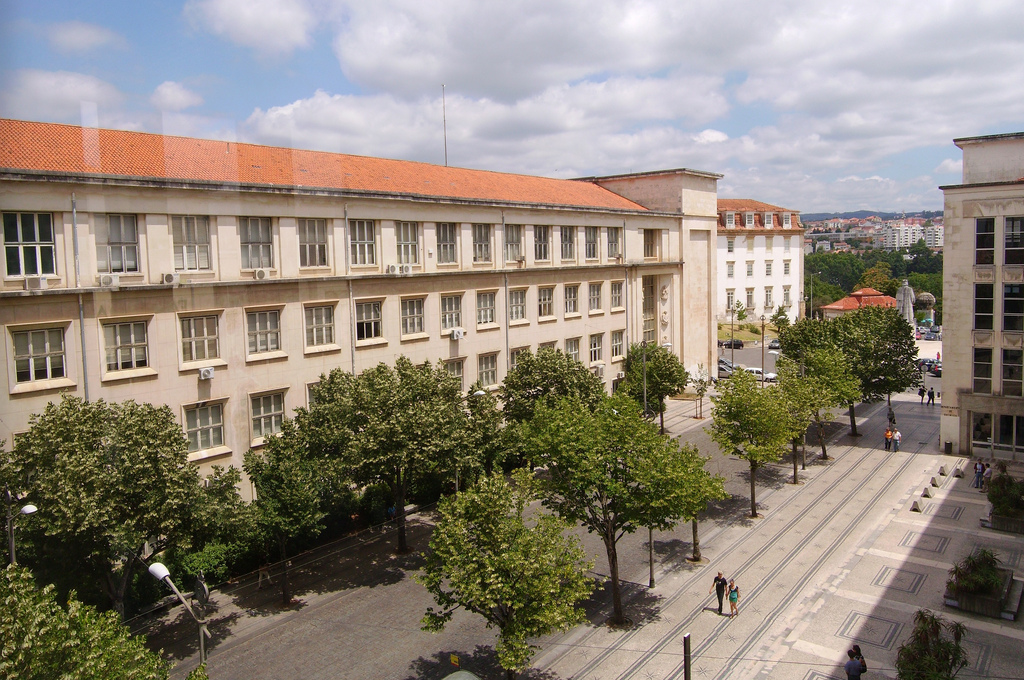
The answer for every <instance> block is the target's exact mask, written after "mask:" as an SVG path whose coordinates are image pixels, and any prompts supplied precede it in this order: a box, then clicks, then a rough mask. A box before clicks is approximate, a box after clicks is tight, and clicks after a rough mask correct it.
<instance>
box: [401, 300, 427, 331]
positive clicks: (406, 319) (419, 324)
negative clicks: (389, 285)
mask: <svg viewBox="0 0 1024 680" xmlns="http://www.w3.org/2000/svg"><path fill="white" fill-rule="evenodd" d="M422 332H423V298H417V299H415V300H402V335H413V334H415V333H422Z"/></svg>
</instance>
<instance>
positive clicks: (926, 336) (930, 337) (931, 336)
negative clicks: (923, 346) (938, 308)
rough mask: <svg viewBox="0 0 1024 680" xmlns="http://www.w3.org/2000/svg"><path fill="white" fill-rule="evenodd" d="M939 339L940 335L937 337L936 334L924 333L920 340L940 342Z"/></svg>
mask: <svg viewBox="0 0 1024 680" xmlns="http://www.w3.org/2000/svg"><path fill="white" fill-rule="evenodd" d="M941 339H942V336H941V335H939V334H938V333H931V332H928V333H925V334H924V337H923V338H922V340H941Z"/></svg>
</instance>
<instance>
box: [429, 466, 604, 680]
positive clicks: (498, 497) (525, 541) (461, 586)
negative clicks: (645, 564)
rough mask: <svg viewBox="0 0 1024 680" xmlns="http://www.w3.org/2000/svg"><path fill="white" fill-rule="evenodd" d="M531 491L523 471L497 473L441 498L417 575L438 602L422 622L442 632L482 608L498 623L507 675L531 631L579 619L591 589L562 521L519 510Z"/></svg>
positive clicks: (517, 664)
mask: <svg viewBox="0 0 1024 680" xmlns="http://www.w3.org/2000/svg"><path fill="white" fill-rule="evenodd" d="M535 498H536V491H535V485H534V483H533V481H532V480H531V479H530V477H529V475H528V474H527V473H526V472H525V471H522V470H521V471H519V474H518V475H517V476H516V478H515V484H514V485H510V484H509V483H508V482H507V481H506V480H505V479H504V477H502V476H501V475H500V474H496V475H493V476H488V477H484V478H482V479H481V480H480V483H479V484H477V486H476V487H474V488H472V489H470V490H468V491H465V492H463V493H459V494H456V495H454V496H449V497H447V498H445V499H443V500H442V501H441V503H440V504H439V505H438V514H439V515H440V517H439V519H438V521H437V524H436V527H435V529H434V533H433V535H432V536H431V539H430V552H429V553H428V554H427V561H426V564H425V565H424V568H423V574H422V575H420V576H418V577H417V580H418V581H419V582H420V583H422V584H423V585H424V586H426V588H427V590H428V591H429V592H430V594H431V595H433V597H434V600H435V602H436V603H437V605H438V609H434V608H433V607H431V608H429V609H428V610H427V614H426V616H424V617H423V629H424V630H428V631H434V632H439V631H441V630H442V629H443V628H444V626H445V624H446V623H448V622H449V621H450V620H451V618H452V615H453V614H454V613H455V611H456V610H458V609H459V608H462V609H465V610H466V611H469V612H473V613H474V614H479V615H480V616H482V617H484V619H485V620H486V621H487V626H488V628H497V629H498V645H497V652H498V662H499V663H500V664H501V666H502V668H505V669H506V671H507V673H508V677H509V678H515V676H516V671H519V670H523V669H525V668H527V667H528V666H529V664H530V659H531V657H532V656H533V652H534V648H533V647H532V646H531V645H530V639H531V638H536V637H539V636H542V635H548V634H550V633H554V632H557V631H564V630H568V629H569V628H571V627H572V626H574V625H576V624H578V623H580V622H582V621H583V620H584V618H585V617H584V613H583V611H582V610H581V609H579V608H578V607H577V603H579V602H580V601H581V600H583V599H585V598H586V597H587V596H588V595H589V594H590V592H591V590H592V589H593V582H592V581H591V580H590V579H589V578H588V577H587V572H588V571H589V570H590V569H591V568H592V567H593V564H592V563H588V562H587V560H586V554H585V553H584V551H583V548H582V547H581V545H580V541H579V539H578V538H577V537H576V536H574V535H573V534H571V533H569V532H568V531H567V529H568V528H569V527H568V525H567V524H566V522H565V521H564V520H562V519H560V518H558V517H556V516H554V515H550V514H546V513H531V516H530V518H529V519H526V517H525V516H524V515H525V511H526V508H527V506H528V505H529V504H530V503H531V502H532V501H533V500H534V499H535Z"/></svg>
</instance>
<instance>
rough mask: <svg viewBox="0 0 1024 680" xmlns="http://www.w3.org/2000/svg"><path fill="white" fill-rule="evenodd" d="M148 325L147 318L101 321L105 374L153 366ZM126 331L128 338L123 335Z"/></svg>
mask: <svg viewBox="0 0 1024 680" xmlns="http://www.w3.org/2000/svg"><path fill="white" fill-rule="evenodd" d="M148 326H149V323H148V320H146V319H124V320H121V319H118V320H104V321H103V322H101V324H100V332H101V333H102V335H103V354H104V363H103V367H104V370H103V373H104V375H107V374H113V373H120V372H124V371H135V370H138V369H143V368H152V366H151V363H150V352H149V328H148ZM125 332H127V333H128V337H127V338H125V336H124V335H123V334H124V333H125ZM139 333H141V336H142V337H141V339H140V338H139V337H138V334H139ZM112 341H113V342H112ZM126 361H127V365H126Z"/></svg>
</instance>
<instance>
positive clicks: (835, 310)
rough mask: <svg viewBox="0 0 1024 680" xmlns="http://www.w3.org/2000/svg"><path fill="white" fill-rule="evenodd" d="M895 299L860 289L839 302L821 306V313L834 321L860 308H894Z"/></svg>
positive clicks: (873, 290) (870, 290)
mask: <svg viewBox="0 0 1024 680" xmlns="http://www.w3.org/2000/svg"><path fill="white" fill-rule="evenodd" d="M895 306H896V298H894V297H892V296H890V295H886V294H885V293H882V292H881V291H877V290H875V289H874V288H861V289H859V290H855V291H853V292H852V293H850V294H849V295H848V296H847V297H844V298H843V299H841V300H836V301H835V302H833V303H832V304H830V305H822V306H821V313H822V314H823V315H824V316H825V318H826V319H834V318H836V317H838V316H842V315H843V314H849V313H850V312H855V311H857V310H858V309H861V308H862V307H895Z"/></svg>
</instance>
